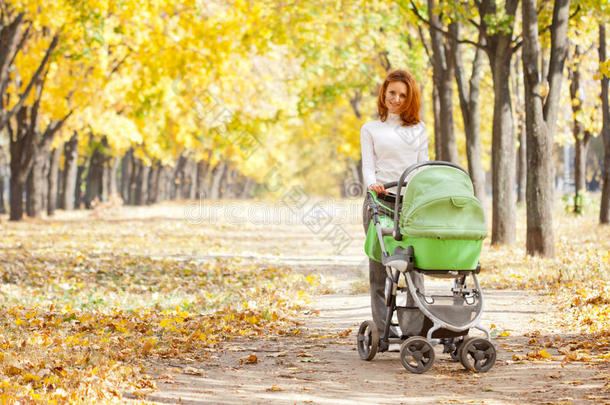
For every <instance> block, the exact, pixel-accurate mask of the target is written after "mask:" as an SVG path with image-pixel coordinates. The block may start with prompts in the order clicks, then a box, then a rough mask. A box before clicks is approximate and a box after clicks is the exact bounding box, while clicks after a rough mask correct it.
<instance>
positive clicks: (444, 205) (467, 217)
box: [399, 166, 487, 240]
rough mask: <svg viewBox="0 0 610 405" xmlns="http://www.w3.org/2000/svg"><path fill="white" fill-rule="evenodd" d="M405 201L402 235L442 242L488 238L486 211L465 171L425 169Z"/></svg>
mask: <svg viewBox="0 0 610 405" xmlns="http://www.w3.org/2000/svg"><path fill="white" fill-rule="evenodd" d="M402 201H403V204H402V210H401V215H400V220H399V227H400V233H401V234H402V235H405V236H408V237H419V238H433V239H440V240H448V239H469V240H482V239H484V238H485V237H486V236H487V227H486V226H485V215H484V213H483V208H482V207H481V203H480V202H479V200H478V199H477V198H476V197H475V196H474V190H473V188H472V183H471V182H470V178H469V177H468V175H467V174H466V173H464V172H463V171H461V170H458V169H455V168H452V167H447V166H431V167H427V168H424V169H423V170H421V171H419V172H417V173H416V174H415V175H414V176H413V178H412V179H411V181H409V183H408V184H407V187H406V190H405V193H404V196H403V200H402Z"/></svg>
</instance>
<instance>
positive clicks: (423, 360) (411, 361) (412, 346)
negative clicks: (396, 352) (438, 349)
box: [400, 336, 434, 374]
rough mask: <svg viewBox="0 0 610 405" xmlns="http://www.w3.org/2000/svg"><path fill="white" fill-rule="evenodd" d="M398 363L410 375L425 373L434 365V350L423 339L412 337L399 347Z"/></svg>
mask: <svg viewBox="0 0 610 405" xmlns="http://www.w3.org/2000/svg"><path fill="white" fill-rule="evenodd" d="M400 361H401V363H402V365H403V366H404V367H405V368H406V369H407V370H408V371H410V372H412V373H416V374H421V373H425V372H426V371H428V370H429V369H430V367H432V363H434V348H433V347H432V345H431V344H430V343H428V341H427V340H426V339H425V338H423V337H421V336H414V337H412V338H409V339H407V340H405V341H404V342H402V345H400Z"/></svg>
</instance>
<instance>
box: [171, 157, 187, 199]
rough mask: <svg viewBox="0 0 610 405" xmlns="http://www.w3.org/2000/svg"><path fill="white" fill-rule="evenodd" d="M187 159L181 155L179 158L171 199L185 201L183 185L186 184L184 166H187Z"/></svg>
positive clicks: (175, 169)
mask: <svg viewBox="0 0 610 405" xmlns="http://www.w3.org/2000/svg"><path fill="white" fill-rule="evenodd" d="M186 162H187V158H186V157H185V156H184V155H181V156H180V157H179V158H178V162H177V163H176V167H175V168H174V175H173V183H172V188H171V198H172V199H173V200H176V199H183V198H184V196H183V195H182V192H181V191H182V183H184V166H185V165H186Z"/></svg>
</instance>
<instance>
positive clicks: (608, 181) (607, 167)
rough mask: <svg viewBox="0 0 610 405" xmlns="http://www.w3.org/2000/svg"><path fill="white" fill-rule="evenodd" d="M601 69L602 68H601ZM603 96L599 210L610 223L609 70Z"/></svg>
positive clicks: (602, 33) (602, 29) (602, 40)
mask: <svg viewBox="0 0 610 405" xmlns="http://www.w3.org/2000/svg"><path fill="white" fill-rule="evenodd" d="M606 57H607V56H606V25H605V23H604V22H601V23H600V24H599V63H600V67H603V66H604V64H607V61H606ZM600 70H601V69H600ZM601 98H602V117H603V118H602V132H601V137H602V140H603V142H604V169H603V174H602V195H601V202H600V210H599V222H600V223H601V224H608V223H610V102H609V100H608V72H607V71H602V75H601Z"/></svg>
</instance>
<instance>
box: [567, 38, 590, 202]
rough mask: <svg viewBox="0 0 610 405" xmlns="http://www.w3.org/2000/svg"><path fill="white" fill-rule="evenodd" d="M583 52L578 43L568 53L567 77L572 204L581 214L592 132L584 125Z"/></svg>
mask: <svg viewBox="0 0 610 405" xmlns="http://www.w3.org/2000/svg"><path fill="white" fill-rule="evenodd" d="M583 57H584V52H583V49H582V46H581V45H580V44H576V45H575V46H574V52H573V54H571V55H570V63H569V65H568V67H569V69H568V71H569V79H570V100H571V104H572V116H573V120H574V125H573V130H572V134H573V135H574V144H575V151H574V206H573V212H574V213H577V214H581V213H582V210H583V207H582V198H583V197H582V194H583V193H584V192H585V191H586V183H585V174H586V171H585V169H586V157H587V150H588V148H589V143H590V141H591V136H592V132H591V130H590V128H589V127H587V126H586V122H585V117H584V115H585V114H586V111H585V107H584V106H585V95H584V89H583V83H582V81H583V78H582V76H583V71H582V59H583Z"/></svg>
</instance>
